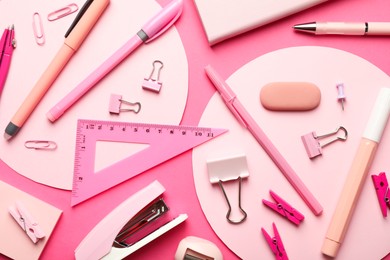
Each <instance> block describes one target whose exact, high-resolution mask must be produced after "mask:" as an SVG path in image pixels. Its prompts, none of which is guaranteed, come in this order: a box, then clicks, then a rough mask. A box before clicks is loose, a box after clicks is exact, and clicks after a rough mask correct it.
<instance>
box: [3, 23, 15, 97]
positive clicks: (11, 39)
mask: <svg viewBox="0 0 390 260" xmlns="http://www.w3.org/2000/svg"><path fill="white" fill-rule="evenodd" d="M0 46H1V48H2V53H1V56H0V95H1V92H2V90H3V87H4V84H5V80H6V79H7V74H8V70H9V67H10V64H11V57H12V53H13V51H14V49H15V47H16V41H15V31H14V26H13V25H12V26H11V28H10V29H5V30H4V33H3V36H2V37H1V42H0Z"/></svg>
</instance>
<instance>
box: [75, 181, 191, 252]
mask: <svg viewBox="0 0 390 260" xmlns="http://www.w3.org/2000/svg"><path fill="white" fill-rule="evenodd" d="M164 191H165V188H164V187H163V186H162V185H161V184H160V183H159V182H158V181H154V182H152V183H151V184H149V185H148V186H146V187H145V188H143V189H142V190H140V191H138V192H136V193H135V194H133V195H132V196H130V197H129V198H128V199H127V200H125V201H124V202H122V203H121V204H120V205H119V206H118V207H116V208H115V209H114V210H113V211H112V212H111V213H110V214H108V215H107V216H106V217H105V218H104V219H102V220H101V221H100V222H99V223H98V224H97V225H96V226H95V227H94V228H93V229H92V230H91V232H89V234H88V235H87V236H86V237H85V238H84V239H83V241H81V243H80V244H79V246H78V247H77V248H76V250H75V257H76V259H77V260H83V259H123V258H125V257H126V256H128V255H130V254H132V253H133V252H135V251H136V250H138V249H140V248H141V247H143V246H144V245H146V244H148V243H149V242H151V241H153V240H154V239H156V238H158V237H159V236H161V235H163V234H164V233H166V232H167V231H169V230H171V229H172V228H174V227H176V226H177V225H179V224H180V223H182V222H184V221H185V220H186V219H187V215H186V214H180V215H177V216H173V215H172V216H169V217H168V218H167V217H166V216H167V214H169V211H170V209H169V208H168V207H167V206H166V205H165V202H163V200H162V195H163V193H164ZM156 207H157V208H156ZM160 218H164V221H163V222H160V221H159V219H160ZM150 225H152V226H153V228H152V229H149V230H148V231H150V232H147V233H145V234H143V235H142V236H138V235H137V233H138V232H145V229H147V228H148V226H150ZM133 236H137V239H133ZM128 239H131V241H129V240H128Z"/></svg>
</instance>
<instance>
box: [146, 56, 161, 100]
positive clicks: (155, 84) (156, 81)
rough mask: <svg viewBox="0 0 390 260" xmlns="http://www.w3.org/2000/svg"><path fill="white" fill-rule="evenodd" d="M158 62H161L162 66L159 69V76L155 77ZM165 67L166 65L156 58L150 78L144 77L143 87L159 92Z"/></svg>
mask: <svg viewBox="0 0 390 260" xmlns="http://www.w3.org/2000/svg"><path fill="white" fill-rule="evenodd" d="M156 64H160V67H159V68H158V69H157V76H156V77H154V78H153V74H154V72H155V70H156ZM163 67H164V64H163V63H162V62H161V61H159V60H155V61H154V62H153V70H152V72H151V73H150V76H149V78H145V79H144V81H143V84H142V88H143V89H146V90H150V91H153V92H157V93H158V92H160V89H161V86H162V83H161V82H160V72H161V70H162V68H163Z"/></svg>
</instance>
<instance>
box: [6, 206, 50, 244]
mask: <svg viewBox="0 0 390 260" xmlns="http://www.w3.org/2000/svg"><path fill="white" fill-rule="evenodd" d="M8 211H9V213H10V214H11V215H12V217H13V218H14V219H15V220H16V222H17V223H18V224H19V226H20V227H21V228H22V229H23V230H24V232H26V234H27V235H28V237H29V238H30V239H31V241H33V242H34V243H37V242H38V241H39V240H40V239H42V238H44V237H45V233H44V232H43V230H42V229H41V227H40V226H39V224H38V222H36V221H35V220H34V219H33V218H32V216H31V214H30V213H29V212H28V210H27V209H26V207H25V206H24V205H23V204H22V203H21V202H20V201H17V202H16V203H15V206H10V207H9V208H8Z"/></svg>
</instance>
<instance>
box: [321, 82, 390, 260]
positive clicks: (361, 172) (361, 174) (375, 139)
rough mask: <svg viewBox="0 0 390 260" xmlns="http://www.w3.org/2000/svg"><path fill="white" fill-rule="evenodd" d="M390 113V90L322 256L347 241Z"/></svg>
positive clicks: (374, 117)
mask: <svg viewBox="0 0 390 260" xmlns="http://www.w3.org/2000/svg"><path fill="white" fill-rule="evenodd" d="M389 114H390V88H382V89H381V90H380V92H379V94H378V97H377V99H376V102H375V105H374V108H373V110H372V111H371V116H370V119H369V121H368V123H367V126H366V129H365V131H364V133H363V136H362V139H361V141H360V144H359V147H358V150H357V153H356V155H355V158H354V160H353V162H352V166H351V168H350V170H349V173H348V176H347V179H346V182H345V184H344V188H343V191H342V193H341V195H340V199H339V202H338V204H337V207H336V210H335V212H334V214H333V218H332V221H331V222H330V225H329V228H328V232H327V233H326V237H325V241H324V244H323V245H322V253H323V254H325V255H328V256H330V257H335V256H336V255H337V253H338V250H339V249H340V246H341V244H342V242H343V240H344V237H345V234H346V232H347V229H348V225H349V222H350V221H351V219H352V215H353V211H354V209H355V206H356V203H357V200H358V197H359V195H360V193H361V190H362V187H363V184H364V181H365V179H366V176H367V173H368V170H369V169H370V166H371V163H372V161H373V160H374V157H375V153H376V150H377V147H378V144H379V142H380V139H381V137H382V134H383V131H384V129H385V127H386V124H387V120H388V118H389Z"/></svg>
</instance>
